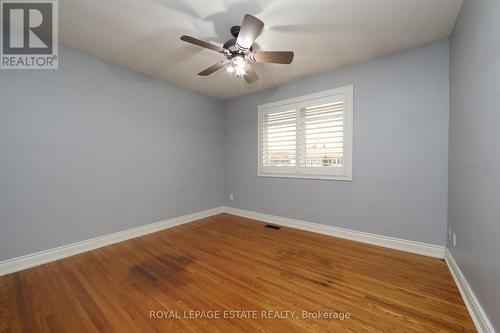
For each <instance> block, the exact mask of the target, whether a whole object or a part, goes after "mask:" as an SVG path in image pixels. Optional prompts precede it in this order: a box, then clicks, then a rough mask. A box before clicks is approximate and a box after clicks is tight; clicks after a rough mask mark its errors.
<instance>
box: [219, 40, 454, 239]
mask: <svg viewBox="0 0 500 333" xmlns="http://www.w3.org/2000/svg"><path fill="white" fill-rule="evenodd" d="M448 65H449V54H448V40H441V41H438V42H435V43H432V44H429V45H425V46H423V47H419V48H416V49H411V50H407V51H403V52H399V53H396V54H393V55H389V56H386V57H383V58H379V59H375V60H372V61H369V62H367V63H363V64H358V65H354V66H351V67H347V68H343V69H339V70H335V71H332V72H328V73H325V74H321V75H316V76H313V77H308V78H305V79H302V80H299V81H294V82H291V83H288V84H285V85H282V86H280V87H278V88H275V89H270V90H266V91H264V92H260V93H256V94H252V95H247V96H243V97H241V98H238V99H235V100H231V101H229V102H227V103H226V104H225V107H226V145H225V149H226V151H225V159H226V177H225V179H226V183H225V186H226V204H227V205H229V206H233V207H237V208H241V209H247V210H252V211H257V212H263V213H268V214H274V215H279V216H284V217H289V218H295V219H300V220H305V221H310V222H317V223H323V224H327V225H332V226H337V227H345V228H349V229H355V230H361V231H365V232H371V233H376V234H381V235H387V236H394V237H399V238H405V239H410V240H415V241H421V242H427V243H432V244H438V245H444V244H446V225H447V187H448V185H447V181H448V111H449V105H448V102H449V72H448V69H449V67H448ZM348 84H354V162H353V163H354V167H353V181H352V182H342V181H321V180H303V179H285V178H263V177H257V106H258V105H259V104H263V103H268V102H273V101H278V100H282V99H286V98H291V97H296V96H300V95H304V94H308V93H313V92H318V91H322V90H327V89H333V88H336V87H340V86H344V85H348ZM229 193H233V194H234V201H229V200H228V199H227V198H228V194H229Z"/></svg>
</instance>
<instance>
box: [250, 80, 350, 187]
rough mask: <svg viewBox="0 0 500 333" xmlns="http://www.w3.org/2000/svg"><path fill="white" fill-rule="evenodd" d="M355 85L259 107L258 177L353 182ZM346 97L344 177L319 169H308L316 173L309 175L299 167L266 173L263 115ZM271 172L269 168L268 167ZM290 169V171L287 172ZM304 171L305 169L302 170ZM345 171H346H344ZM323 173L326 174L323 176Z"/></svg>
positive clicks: (281, 168)
mask: <svg viewBox="0 0 500 333" xmlns="http://www.w3.org/2000/svg"><path fill="white" fill-rule="evenodd" d="M353 90H354V89H353V85H348V86H344V87H340V88H336V89H331V90H326V91H322V92H318V93H314V94H308V95H304V96H300V97H295V98H290V99H286V100H282V101H278V102H272V103H267V104H262V105H259V106H258V119H257V123H258V133H257V137H258V141H259V143H258V156H257V176H259V177H278V178H304V179H323V180H341V181H352V159H353V127H354V124H353ZM341 94H344V95H345V115H344V116H345V118H344V121H345V128H344V130H345V138H344V140H345V172H344V174H342V175H335V174H332V171H335V170H331V169H330V170H324V169H322V168H318V169H316V170H314V169H312V170H311V168H308V169H307V170H309V171H313V170H314V171H315V172H314V173H311V172H309V173H307V172H304V171H300V169H298V168H297V167H292V168H293V169H294V171H292V172H291V168H287V167H275V168H276V169H275V170H276V172H265V171H264V170H263V167H262V165H261V162H262V138H261V134H262V124H261V121H260V119H261V118H262V115H263V114H265V113H266V111H267V112H268V111H269V110H270V109H273V111H274V110H276V109H280V108H284V109H286V108H287V107H289V105H290V104H293V105H297V104H300V103H301V102H306V101H309V100H312V99H319V98H325V97H331V96H336V95H341ZM267 168H268V170H269V167H267ZM287 169H288V170H287ZM302 169H303V170H304V169H305V168H302ZM342 170H344V169H342ZM321 171H323V173H325V171H326V173H325V174H321Z"/></svg>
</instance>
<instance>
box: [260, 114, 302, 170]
mask: <svg viewBox="0 0 500 333" xmlns="http://www.w3.org/2000/svg"><path fill="white" fill-rule="evenodd" d="M261 121H262V127H261V128H262V141H263V145H262V147H263V150H262V165H263V166H295V165H296V163H297V122H296V112H295V110H291V111H281V112H274V113H268V114H264V115H263V116H262V118H261Z"/></svg>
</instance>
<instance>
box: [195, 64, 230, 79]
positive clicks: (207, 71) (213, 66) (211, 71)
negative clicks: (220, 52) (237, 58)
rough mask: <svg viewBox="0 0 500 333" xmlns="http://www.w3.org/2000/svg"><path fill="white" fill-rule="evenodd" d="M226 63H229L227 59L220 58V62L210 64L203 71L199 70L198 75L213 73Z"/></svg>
mask: <svg viewBox="0 0 500 333" xmlns="http://www.w3.org/2000/svg"><path fill="white" fill-rule="evenodd" d="M228 63H229V61H227V60H222V61H221V62H218V63H216V64H215V65H212V66H210V67H208V68H207V69H205V70H204V71H201V72H199V73H198V75H200V76H208V75H210V74H213V73H215V72H217V71H218V70H219V69H221V68H222V67H224V66H226V65H227V64H228Z"/></svg>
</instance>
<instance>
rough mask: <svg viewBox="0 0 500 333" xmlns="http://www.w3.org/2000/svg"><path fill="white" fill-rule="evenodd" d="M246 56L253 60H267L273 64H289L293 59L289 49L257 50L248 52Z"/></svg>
mask: <svg viewBox="0 0 500 333" xmlns="http://www.w3.org/2000/svg"><path fill="white" fill-rule="evenodd" d="M248 58H249V59H250V60H251V61H254V62H267V63H273V64H290V63H292V61H293V52H291V51H257V52H251V53H249V54H248Z"/></svg>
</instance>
